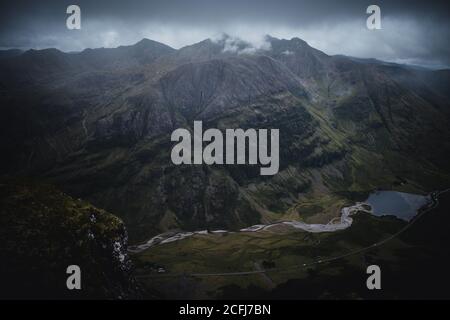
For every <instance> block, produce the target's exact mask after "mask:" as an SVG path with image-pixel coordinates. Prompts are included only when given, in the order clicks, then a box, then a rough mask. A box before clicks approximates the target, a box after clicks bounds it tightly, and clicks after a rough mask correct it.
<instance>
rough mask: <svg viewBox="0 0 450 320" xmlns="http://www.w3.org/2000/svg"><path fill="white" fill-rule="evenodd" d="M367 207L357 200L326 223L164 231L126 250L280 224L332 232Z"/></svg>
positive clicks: (315, 231) (369, 211)
mask: <svg viewBox="0 0 450 320" xmlns="http://www.w3.org/2000/svg"><path fill="white" fill-rule="evenodd" d="M367 208H370V205H368V204H367V203H363V202H357V203H356V204H355V205H353V206H350V207H344V208H342V210H341V216H340V217H339V218H333V219H332V220H331V221H330V222H328V223H327V224H307V223H304V222H301V221H280V222H276V223H271V224H256V225H254V226H251V227H247V228H243V229H240V230H239V231H227V230H214V231H207V230H201V231H193V232H178V233H173V232H166V233H162V234H159V235H157V236H155V237H153V238H151V239H150V240H148V241H147V242H145V243H143V244H140V245H136V246H130V247H129V249H128V251H130V252H133V253H138V252H142V251H144V250H146V249H148V248H150V247H153V246H156V245H161V244H166V243H170V242H174V241H179V240H183V239H186V238H189V237H192V236H194V235H197V234H225V233H237V232H260V231H264V230H267V229H269V228H272V227H275V226H281V225H287V226H290V227H293V228H295V229H300V230H303V231H306V232H312V233H319V232H334V231H338V230H344V229H347V228H348V227H350V226H351V225H352V222H353V219H352V218H351V216H352V215H353V214H355V213H356V212H358V211H364V212H368V213H372V211H371V210H368V209H367Z"/></svg>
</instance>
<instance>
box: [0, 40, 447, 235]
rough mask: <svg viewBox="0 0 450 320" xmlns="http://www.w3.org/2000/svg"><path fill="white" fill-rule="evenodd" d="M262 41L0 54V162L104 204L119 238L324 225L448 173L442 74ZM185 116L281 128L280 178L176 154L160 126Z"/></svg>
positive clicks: (7, 169)
mask: <svg viewBox="0 0 450 320" xmlns="http://www.w3.org/2000/svg"><path fill="white" fill-rule="evenodd" d="M266 40H267V42H268V43H269V44H270V48H260V49H255V50H247V49H249V44H247V43H245V42H242V41H238V40H233V42H231V44H232V45H231V48H232V50H231V49H230V39H228V38H224V39H222V40H216V41H212V40H205V41H202V42H200V43H198V44H194V45H192V46H188V47H185V48H182V49H180V50H174V49H171V48H169V47H166V46H164V45H162V44H158V43H155V42H152V41H149V40H143V41H141V42H139V43H138V44H136V45H134V46H130V47H121V48H117V49H95V50H85V51H83V52H82V53H78V54H65V53H62V52H59V51H57V50H52V49H49V50H43V51H37V52H30V51H28V52H25V53H23V54H22V55H19V56H16V57H11V58H5V59H2V60H0V70H1V71H2V72H1V77H0V90H1V92H2V95H1V97H0V105H1V106H2V107H1V112H2V115H4V116H3V117H2V119H1V125H0V133H1V134H0V137H1V138H0V144H1V145H2V147H3V148H4V150H5V151H6V152H5V156H4V157H2V160H1V168H2V174H3V175H13V176H16V175H25V176H34V177H38V178H40V179H46V180H48V181H51V182H53V183H56V184H57V185H58V186H59V187H61V188H62V189H63V190H64V191H66V192H68V193H69V194H71V195H74V196H77V197H82V198H85V199H88V200H89V201H91V202H92V203H93V204H95V205H97V206H99V207H101V208H105V209H107V210H111V211H114V212H115V213H117V214H118V215H119V216H120V217H121V218H122V219H123V220H124V222H125V224H126V225H127V227H128V228H129V232H130V238H131V239H132V241H139V240H142V239H144V238H146V237H148V236H150V235H152V234H155V233H159V232H161V231H164V230H168V229H174V228H182V229H198V228H230V229H234V228H239V227H244V226H247V225H250V224H255V223H258V222H260V221H272V220H277V219H282V218H285V217H290V218H294V219H303V220H307V221H320V222H326V221H328V220H329V219H330V218H331V217H333V216H334V215H336V214H338V212H339V211H338V210H337V209H336V208H334V209H333V210H330V207H333V203H334V204H335V203H338V202H339V201H342V200H345V199H348V198H349V197H354V196H356V195H358V194H360V193H361V192H367V191H369V190H371V189H373V188H377V187H389V188H390V187H392V186H393V185H400V184H404V183H405V182H407V184H406V185H405V186H404V187H403V188H410V189H414V190H416V191H424V190H430V189H434V188H440V187H442V186H447V185H448V183H449V181H450V177H449V172H450V167H449V164H448V161H447V160H446V159H448V155H449V151H450V145H449V141H450V139H449V135H450V131H449V129H448V125H447V123H448V120H449V118H450V115H449V112H450V109H449V99H448V94H447V93H446V90H445V85H443V81H447V82H448V71H426V70H414V69H411V68H407V67H404V66H399V65H384V64H376V63H366V62H364V61H356V60H355V59H351V58H347V57H343V56H328V55H326V54H324V53H322V52H320V51H319V50H316V49H314V48H311V47H310V46H309V45H308V44H307V43H306V42H304V41H302V40H300V39H298V38H294V39H291V40H279V39H276V38H272V37H267V39H266ZM193 120H202V121H203V124H204V129H206V128H210V127H214V128H219V129H226V128H244V129H245V128H278V129H280V144H281V146H280V161H281V168H280V172H279V174H277V175H275V176H273V177H261V176H259V167H258V166H206V165H195V166H187V165H182V166H175V165H173V164H172V163H171V160H170V150H171V147H172V143H171V141H170V134H171V132H172V131H173V130H174V129H176V128H178V127H186V128H191V127H192V125H193ZM325 195H327V197H325ZM325 199H327V200H325Z"/></svg>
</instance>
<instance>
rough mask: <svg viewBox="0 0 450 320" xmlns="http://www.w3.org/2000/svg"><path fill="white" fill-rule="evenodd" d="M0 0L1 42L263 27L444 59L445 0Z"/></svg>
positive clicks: (329, 43)
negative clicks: (71, 9) (75, 15)
mask: <svg viewBox="0 0 450 320" xmlns="http://www.w3.org/2000/svg"><path fill="white" fill-rule="evenodd" d="M70 4H78V5H79V6H80V7H81V11H82V30H79V31H69V30H67V29H66V27H65V19H66V16H67V15H66V13H65V10H66V8H67V6H68V5H70ZM370 4H378V5H379V6H380V7H381V10H382V28H383V29H382V30H376V31H369V30H367V29H366V28H365V20H366V18H367V14H366V13H365V10H366V8H367V6H368V5H370ZM0 6H1V11H0V18H1V29H0V47H20V48H30V47H35V48H45V47H57V48H60V49H62V50H81V49H83V48H85V47H101V46H106V47H111V46H117V45H121V44H131V43H133V42H136V41H138V40H140V38H142V37H148V38H153V39H155V40H158V41H161V42H165V43H166V44H169V45H172V46H174V47H180V46H183V45H186V44H191V43H193V42H196V41H200V40H202V39H204V38H206V37H212V36H214V35H216V34H218V33H220V32H227V33H231V34H233V35H235V36H240V37H243V38H248V39H249V40H251V41H253V42H256V43H257V42H258V41H259V40H258V39H260V38H261V37H262V35H263V34H266V33H267V34H271V35H274V36H278V37H287V38H289V37H293V36H299V37H301V38H303V39H305V40H306V41H308V42H309V43H310V44H311V45H313V46H316V47H318V48H319V49H321V50H324V51H325V52H327V53H330V54H337V53H342V54H348V55H356V56H361V57H376V58H380V59H386V60H396V61H399V62H409V63H418V64H429V65H433V64H434V65H446V66H448V65H450V52H449V38H450V37H449V36H450V35H449V29H450V28H449V22H448V21H447V20H448V16H449V5H448V4H447V1H400V0H396V1H365V0H362V1H361V0H347V1H342V0H341V1H320V0H312V1H311V0H308V1H306V0H305V1H302V0H281V1H280V0H277V1H275V0H259V1H257V0H247V1H245V0H240V1H238V0H228V1H214V0H172V1H170V0H164V1H163V0H160V1H143V0H141V1H138V0H128V1H103V0H100V1H65V0H55V1H11V2H9V3H2V4H1V5H0Z"/></svg>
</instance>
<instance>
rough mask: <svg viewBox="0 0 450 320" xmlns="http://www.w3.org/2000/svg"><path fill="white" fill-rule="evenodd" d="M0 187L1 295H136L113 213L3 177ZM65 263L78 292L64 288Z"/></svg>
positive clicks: (46, 188) (123, 239) (121, 232)
mask: <svg viewBox="0 0 450 320" xmlns="http://www.w3.org/2000/svg"><path fill="white" fill-rule="evenodd" d="M0 191H1V192H0V195H1V196H0V223H1V225H2V227H1V228H0V241H1V245H0V256H1V260H2V263H1V265H0V279H1V283H2V286H1V288H0V297H2V298H6V299H12V298H16V299H17V298H27V299H30V298H32V299H43V298H53V299H62V298H69V299H70V298H72V299H74V298H85V299H86V298H119V299H120V298H131V297H138V296H139V289H138V288H137V285H136V282H135V280H134V279H133V277H132V276H131V272H132V265H131V261H130V259H129V257H128V254H127V241H128V236H127V233H126V229H125V226H124V225H123V223H122V222H121V221H120V220H119V219H118V218H117V217H115V216H113V215H111V214H110V213H108V212H106V211H104V210H100V209H97V208H95V207H93V206H92V205H90V204H89V203H86V202H84V201H81V200H76V199H73V198H71V197H69V196H68V195H66V194H64V193H62V192H60V191H58V190H56V189H55V188H53V187H51V186H48V185H40V184H36V183H34V182H30V181H21V180H20V181H17V180H14V181H11V180H8V181H2V183H1V184H0ZM69 265H78V266H79V267H80V269H81V288H82V290H79V291H78V290H73V291H69V290H67V288H66V279H67V277H69V275H68V274H66V269H67V267H68V266H69Z"/></svg>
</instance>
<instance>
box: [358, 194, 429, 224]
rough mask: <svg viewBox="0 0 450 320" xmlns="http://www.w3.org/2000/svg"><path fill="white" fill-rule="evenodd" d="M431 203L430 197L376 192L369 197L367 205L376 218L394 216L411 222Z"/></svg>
mask: <svg viewBox="0 0 450 320" xmlns="http://www.w3.org/2000/svg"><path fill="white" fill-rule="evenodd" d="M429 201H430V197H429V196H422V195H418V194H412V193H405V192H398V191H376V192H374V193H371V194H370V195H369V198H368V199H367V200H366V203H368V204H370V206H371V207H372V211H373V214H374V215H376V216H384V215H393V216H396V217H397V218H400V219H403V220H406V221H409V220H411V219H412V218H413V217H414V216H415V215H416V214H417V210H419V209H420V208H421V207H423V206H424V205H425V204H427V203H428V202H429Z"/></svg>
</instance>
